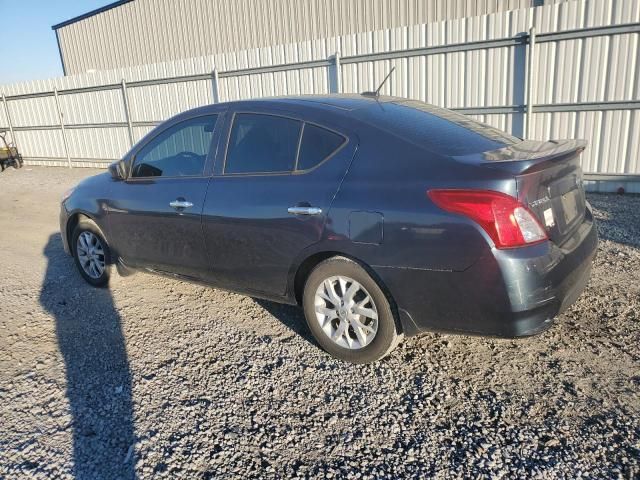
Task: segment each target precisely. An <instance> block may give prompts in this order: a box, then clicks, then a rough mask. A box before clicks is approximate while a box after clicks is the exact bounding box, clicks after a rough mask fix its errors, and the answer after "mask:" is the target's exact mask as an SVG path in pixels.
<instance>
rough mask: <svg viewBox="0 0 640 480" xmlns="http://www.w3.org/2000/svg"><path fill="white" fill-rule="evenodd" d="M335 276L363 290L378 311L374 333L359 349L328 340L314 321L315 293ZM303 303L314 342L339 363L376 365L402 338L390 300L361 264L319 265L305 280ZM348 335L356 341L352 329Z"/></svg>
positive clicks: (327, 262)
mask: <svg viewBox="0 0 640 480" xmlns="http://www.w3.org/2000/svg"><path fill="white" fill-rule="evenodd" d="M337 276H343V277H348V278H350V279H353V280H355V281H356V282H358V283H359V284H360V285H361V286H362V287H364V288H365V289H366V291H367V293H368V294H369V297H370V298H371V300H372V301H373V303H374V306H375V309H376V310H377V316H378V318H377V322H378V324H377V331H376V332H375V336H373V338H372V339H371V340H370V343H368V344H366V345H365V346H364V347H362V348H357V349H352V348H346V347H343V346H340V345H338V344H337V343H336V342H334V341H333V340H332V339H331V338H329V336H328V334H327V333H325V331H324V330H323V329H322V327H321V326H320V322H319V321H318V319H317V316H316V305H315V301H316V291H317V290H318V288H319V287H320V285H321V284H322V283H323V282H324V281H325V280H327V279H329V278H331V277H337ZM302 303H303V307H304V314H305V318H306V320H307V325H308V326H309V330H311V333H312V334H313V336H314V337H315V339H316V341H317V342H318V343H319V344H320V346H321V347H322V348H323V349H324V350H325V351H327V352H328V353H330V354H331V355H333V356H334V357H336V358H339V359H340V360H344V361H346V362H350V363H370V362H375V361H377V360H380V359H381V358H383V357H385V356H386V355H388V354H389V353H390V352H391V351H392V350H393V349H394V348H395V347H396V346H397V345H398V344H399V343H400V341H401V340H402V338H403V334H402V333H401V332H400V328H399V325H398V322H397V321H396V318H395V316H394V314H393V310H392V308H391V302H390V299H389V298H388V297H387V295H386V294H385V293H384V291H383V290H382V288H380V285H378V283H377V282H376V281H375V280H374V279H373V278H372V277H371V275H369V273H367V271H366V270H365V269H364V268H363V267H362V266H361V265H359V264H358V263H357V262H355V261H353V260H350V259H348V258H345V257H332V258H329V259H327V260H325V261H323V262H321V263H319V264H318V265H317V266H316V267H315V268H314V269H313V271H312V272H311V274H310V275H309V277H308V278H307V281H306V283H305V286H304V294H303V298H302ZM336 321H339V320H337V319H336ZM349 332H351V333H349ZM349 334H351V335H352V337H353V338H355V334H354V332H353V330H349V331H347V332H346V334H345V335H349Z"/></svg>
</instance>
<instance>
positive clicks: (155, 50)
mask: <svg viewBox="0 0 640 480" xmlns="http://www.w3.org/2000/svg"><path fill="white" fill-rule="evenodd" d="M559 1H563V0H216V1H210V0H135V1H133V2H130V3H127V4H124V5H121V6H119V7H117V8H113V9H110V10H107V11H105V12H102V13H100V14H98V15H94V16H91V17H89V18H86V19H83V20H80V21H78V22H75V23H72V24H69V25H66V26H63V27H61V28H59V29H58V30H57V32H58V36H59V39H60V47H61V51H62V54H63V57H64V64H65V67H66V69H67V74H76V73H81V72H86V71H88V70H92V69H93V70H105V69H112V68H119V67H124V66H130V65H142V64H147V63H155V62H161V61H167V60H175V59H179V58H189V57H196V56H203V55H208V54H214V53H218V52H230V51H238V50H242V49H248V48H256V47H264V46H268V45H277V44H286V43H297V42H301V41H305V40H310V39H314V38H329V37H334V36H340V35H347V34H350V33H357V32H363V31H375V30H384V29H389V28H395V27H400V26H407V25H416V24H424V23H430V22H435V21H439V20H447V19H452V18H462V17H473V16H480V15H485V14H490V13H494V12H499V11H507V10H513V9H518V8H526V7H531V6H534V5H537V4H539V3H540V2H543V3H548V4H553V3H556V2H559ZM150 39H153V40H152V41H150Z"/></svg>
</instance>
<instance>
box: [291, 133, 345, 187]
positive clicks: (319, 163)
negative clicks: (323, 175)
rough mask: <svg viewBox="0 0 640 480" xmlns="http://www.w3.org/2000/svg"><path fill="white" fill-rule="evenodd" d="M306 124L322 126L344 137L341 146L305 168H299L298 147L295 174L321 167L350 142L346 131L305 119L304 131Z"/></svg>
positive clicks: (302, 173)
mask: <svg viewBox="0 0 640 480" xmlns="http://www.w3.org/2000/svg"><path fill="white" fill-rule="evenodd" d="M306 124H309V125H313V126H314V127H318V128H322V129H324V130H327V131H329V132H332V133H335V134H336V135H338V136H340V137H342V139H343V142H342V143H341V144H340V146H339V147H338V148H336V149H335V150H334V151H333V152H331V153H330V154H329V155H327V156H326V157H324V158H323V159H322V160H320V161H319V162H318V163H316V164H315V165H314V166H313V167H311V168H306V169H304V170H298V168H297V167H298V159H299V157H300V149H298V155H297V156H296V169H295V170H294V171H293V174H294V175H304V174H305V173H309V172H312V171H313V170H315V169H316V168H318V167H320V166H321V165H322V164H324V163H326V162H328V161H329V160H331V159H332V158H333V157H335V156H336V155H337V154H338V153H339V152H340V151H341V150H342V149H344V148H345V147H346V146H347V145H348V144H349V142H350V137H349V136H348V135H345V134H344V133H341V132H338V131H337V130H334V129H333V128H329V127H325V126H324V125H320V124H319V123H315V122H307V121H305V122H304V124H303V126H302V127H303V128H302V129H303V131H304V125H306ZM300 146H302V135H301V136H300Z"/></svg>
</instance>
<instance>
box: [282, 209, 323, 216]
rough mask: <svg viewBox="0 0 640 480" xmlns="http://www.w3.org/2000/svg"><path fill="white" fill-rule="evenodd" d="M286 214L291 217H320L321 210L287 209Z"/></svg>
mask: <svg viewBox="0 0 640 480" xmlns="http://www.w3.org/2000/svg"><path fill="white" fill-rule="evenodd" d="M287 212H289V213H290V214H292V215H320V214H321V213H322V209H321V208H318V207H289V208H288V209H287Z"/></svg>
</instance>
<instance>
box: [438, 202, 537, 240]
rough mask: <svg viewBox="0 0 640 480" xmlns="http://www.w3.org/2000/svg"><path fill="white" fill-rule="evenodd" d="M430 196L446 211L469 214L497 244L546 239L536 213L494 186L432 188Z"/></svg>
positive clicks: (467, 215) (466, 215)
mask: <svg viewBox="0 0 640 480" xmlns="http://www.w3.org/2000/svg"><path fill="white" fill-rule="evenodd" d="M427 195H428V196H429V198H430V199H431V200H432V201H433V203H435V204H436V205H437V206H438V207H440V208H441V209H443V210H446V211H447V212H452V213H458V214H460V215H464V216H465V217H468V218H470V219H471V220H473V221H474V222H476V223H477V224H478V225H480V226H481V227H482V228H483V229H484V231H485V232H487V233H488V234H489V236H490V237H491V239H492V240H493V242H494V243H495V245H496V247H497V248H514V247H521V246H524V245H530V244H532V243H537V242H541V241H543V240H546V239H547V234H546V233H545V231H544V228H542V226H541V225H540V223H539V222H538V220H537V219H536V218H535V216H534V215H533V213H531V211H529V209H528V208H527V207H526V206H525V205H523V204H522V203H521V202H519V201H518V200H516V199H515V198H513V197H512V196H510V195H506V194H504V193H501V192H494V191H491V190H429V191H428V192H427Z"/></svg>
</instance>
